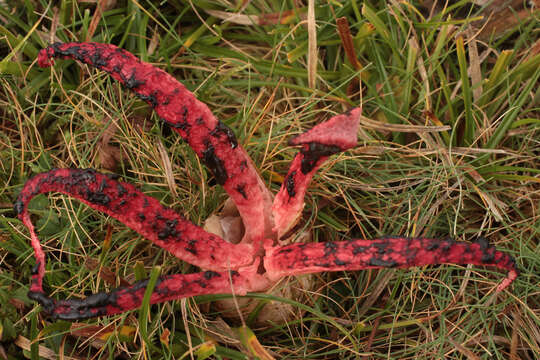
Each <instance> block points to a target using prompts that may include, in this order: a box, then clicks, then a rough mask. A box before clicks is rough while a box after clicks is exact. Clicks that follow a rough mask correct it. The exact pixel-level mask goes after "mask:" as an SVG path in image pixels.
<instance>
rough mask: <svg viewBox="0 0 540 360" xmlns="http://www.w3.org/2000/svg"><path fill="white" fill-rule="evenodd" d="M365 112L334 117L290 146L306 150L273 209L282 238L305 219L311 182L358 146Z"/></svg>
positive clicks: (286, 181)
mask: <svg viewBox="0 0 540 360" xmlns="http://www.w3.org/2000/svg"><path fill="white" fill-rule="evenodd" d="M361 112H362V110H361V109H360V108H354V109H352V110H350V111H348V112H347V113H345V114H340V115H337V116H334V117H333V118H331V119H330V120H328V121H326V122H323V123H321V124H318V125H316V126H315V127H314V128H312V129H311V130H309V131H307V132H305V133H304V134H301V135H298V136H297V137H295V138H293V139H291V141H290V142H289V143H290V144H291V145H302V149H301V150H300V152H299V153H298V154H296V156H295V158H294V159H293V161H292V164H291V166H290V168H289V171H288V172H287V176H285V181H284V182H283V184H282V185H281V189H280V190H279V192H278V194H277V195H276V197H275V199H274V204H273V205H272V215H273V216H274V224H275V225H274V232H276V233H277V234H278V238H281V236H282V235H283V234H285V233H286V232H287V231H288V230H289V229H290V228H291V227H292V226H293V225H294V224H295V222H296V220H297V219H298V217H299V216H300V215H301V213H302V210H303V208H304V196H305V194H306V190H307V187H308V185H309V182H310V181H311V179H312V178H313V175H314V174H315V172H316V171H317V170H318V169H319V168H320V167H321V165H322V164H323V163H324V162H325V161H326V159H328V157H329V156H330V155H333V154H336V153H338V152H341V151H345V150H347V149H350V148H353V147H355V146H356V143H357V142H356V137H357V135H356V133H357V131H358V123H359V121H360V114H361Z"/></svg>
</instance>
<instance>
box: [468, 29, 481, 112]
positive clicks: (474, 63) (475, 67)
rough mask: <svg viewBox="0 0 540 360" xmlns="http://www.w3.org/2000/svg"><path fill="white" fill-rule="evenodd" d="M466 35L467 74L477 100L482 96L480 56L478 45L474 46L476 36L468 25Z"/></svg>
mask: <svg viewBox="0 0 540 360" xmlns="http://www.w3.org/2000/svg"><path fill="white" fill-rule="evenodd" d="M465 33H466V35H467V40H468V42H467V46H468V48H469V63H470V65H469V76H470V77H471V83H472V84H471V85H472V92H473V98H474V101H478V100H479V99H480V97H481V96H482V70H481V69H480V57H479V56H478V47H477V46H476V37H475V34H474V32H473V31H472V29H471V28H470V27H469V28H468V29H467V31H466V32H465Z"/></svg>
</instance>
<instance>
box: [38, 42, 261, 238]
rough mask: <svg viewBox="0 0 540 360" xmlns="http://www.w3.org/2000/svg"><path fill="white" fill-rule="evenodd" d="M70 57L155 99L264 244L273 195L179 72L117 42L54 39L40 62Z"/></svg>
mask: <svg viewBox="0 0 540 360" xmlns="http://www.w3.org/2000/svg"><path fill="white" fill-rule="evenodd" d="M53 57H59V58H71V59H76V60H78V61H81V62H83V63H86V64H88V65H92V66H95V67H97V68H98V69H100V70H103V71H105V72H107V73H109V74H110V75H111V76H112V77H113V78H114V79H116V80H118V81H119V82H120V83H121V84H123V85H124V86H126V87H127V88H128V89H130V90H132V91H133V92H134V93H135V94H136V95H137V96H138V97H139V98H141V99H142V100H144V101H146V102H147V103H148V104H150V105H151V106H152V107H153V108H154V110H155V111H156V113H157V114H158V115H159V117H160V118H161V119H162V120H163V121H164V122H165V123H166V124H168V125H169V126H170V127H171V128H172V129H173V130H174V131H176V132H177V133H178V134H180V136H181V137H182V138H183V139H184V140H186V141H187V142H188V144H189V145H190V146H191V148H192V149H193V150H194V151H195V153H197V155H198V156H199V157H200V158H201V159H202V160H203V162H204V163H205V164H206V166H207V167H208V168H209V169H210V170H211V171H212V173H213V174H214V177H215V179H216V181H217V183H219V184H220V185H223V187H224V189H225V191H227V193H228V194H229V196H230V197H231V199H232V200H233V201H234V203H235V204H236V207H237V209H238V211H239V212H240V216H241V217H242V220H243V221H244V225H245V228H246V233H247V235H248V238H249V241H250V242H252V243H253V244H254V245H255V246H259V245H260V244H261V242H262V240H263V239H264V237H265V236H269V235H270V234H271V223H270V219H271V216H270V213H269V211H270V207H271V202H272V196H271V194H270V192H269V191H268V189H267V188H266V186H265V185H264V183H263V182H262V180H261V179H260V177H259V175H258V174H257V171H256V170H255V167H254V166H253V164H252V161H251V159H250V158H249V156H248V155H247V154H246V152H245V150H244V149H243V148H242V146H241V145H240V144H238V142H237V140H236V137H235V135H234V133H233V132H232V130H231V129H229V128H228V127H227V126H226V125H225V124H224V123H222V122H220V121H218V120H217V119H216V117H215V116H214V115H213V114H212V112H211V111H210V109H209V108H208V106H206V105H205V104H204V103H202V102H200V101H199V100H197V99H196V98H195V96H194V95H193V94H192V93H191V92H190V91H188V90H187V89H186V88H185V86H184V85H182V84H181V83H180V82H178V80H176V79H175V78H174V77H172V76H171V75H169V74H168V73H166V72H165V71H163V70H161V69H158V68H156V67H154V66H152V65H150V64H148V63H145V62H142V61H140V60H139V59H138V58H136V57H135V56H134V55H133V54H131V53H129V52H127V51H125V50H123V49H120V48H118V47H116V46H114V45H108V44H98V43H65V44H61V43H55V44H53V45H51V46H49V47H47V48H45V49H43V50H41V51H40V52H39V55H38V64H39V66H41V67H47V66H50V65H52V62H51V61H50V58H53Z"/></svg>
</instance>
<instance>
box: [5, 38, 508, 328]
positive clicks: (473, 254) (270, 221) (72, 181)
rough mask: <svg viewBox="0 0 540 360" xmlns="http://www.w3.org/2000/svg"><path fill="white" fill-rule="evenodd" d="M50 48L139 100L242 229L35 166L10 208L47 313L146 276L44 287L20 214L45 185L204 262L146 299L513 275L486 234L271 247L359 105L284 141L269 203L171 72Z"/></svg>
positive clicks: (98, 303)
mask: <svg viewBox="0 0 540 360" xmlns="http://www.w3.org/2000/svg"><path fill="white" fill-rule="evenodd" d="M52 57H59V58H73V59H76V60H78V61H81V62H84V63H86V64H89V65H92V66H95V67H97V68H99V69H102V70H104V71H106V72H108V73H110V74H111V76H112V77H113V78H115V79H116V80H118V81H120V82H121V83H122V84H124V85H125V86H126V87H127V88H129V89H131V90H132V91H134V92H135V94H136V95H137V96H139V97H140V98H141V99H143V100H145V101H146V102H147V103H148V104H150V105H151V106H152V107H153V108H154V110H155V111H156V112H157V114H158V115H159V116H160V117H161V118H162V119H163V121H164V122H165V123H166V124H168V125H169V126H171V127H172V128H173V129H174V130H175V131H177V132H178V133H179V134H180V135H181V136H182V137H183V138H184V139H185V140H186V141H187V142H188V144H189V145H190V146H191V147H192V148H193V150H194V151H195V153H196V154H197V155H198V156H199V157H200V158H201V160H203V162H204V163H205V164H206V166H207V167H208V168H209V169H210V170H211V171H212V173H213V175H214V177H215V179H216V181H217V182H218V183H219V184H221V185H223V187H224V188H225V190H226V191H227V192H228V194H229V195H230V198H231V199H232V201H233V202H234V205H235V208H236V209H237V210H238V212H239V215H240V216H241V218H242V225H243V226H244V229H243V230H242V231H237V232H236V233H237V234H244V233H245V235H244V237H243V239H233V240H234V241H232V242H233V243H231V242H227V241H225V240H224V239H223V238H222V237H220V236H218V235H216V234H212V233H210V232H207V231H205V230H203V229H202V228H200V227H198V226H196V225H194V224H192V223H191V222H189V221H187V220H186V219H185V218H183V217H182V216H180V215H178V214H177V213H176V212H174V211H173V210H172V209H169V208H166V207H164V206H162V205H161V204H160V203H159V201H158V200H156V199H153V198H151V197H149V196H147V195H145V194H143V193H142V192H141V191H139V190H138V189H136V187H135V186H133V185H131V184H128V183H125V182H121V181H117V180H115V179H113V178H112V177H111V176H108V175H105V174H101V173H99V172H97V171H95V170H92V169H55V170H52V171H49V172H46V173H41V174H38V175H36V176H34V177H33V178H31V179H30V180H28V181H27V182H26V184H25V185H24V187H23V189H22V191H21V193H20V195H19V197H18V199H17V201H16V202H15V206H14V210H15V211H16V212H17V214H18V216H19V218H20V219H21V220H22V222H23V224H24V225H25V226H26V227H27V228H28V229H29V231H30V236H31V242H32V247H33V249H34V253H35V257H36V266H35V271H34V273H33V275H32V284H31V287H30V292H29V297H30V298H32V299H34V300H36V301H37V302H39V303H40V304H42V305H43V308H44V310H45V311H46V312H47V313H49V314H50V315H51V316H52V317H54V318H62V319H67V320H76V319H84V318H89V317H95V316H103V315H112V314H117V313H121V312H124V311H128V310H131V309H134V308H137V307H138V306H140V304H141V302H142V297H143V294H144V289H145V288H146V285H147V282H145V281H142V282H138V283H135V284H134V285H132V286H129V287H124V288H119V289H116V290H113V291H112V292H110V293H97V294H94V295H92V296H89V297H87V298H84V299H78V300H55V299H52V298H50V297H49V296H47V295H46V294H45V292H44V290H43V277H44V275H45V254H44V252H43V249H42V247H41V244H40V242H39V239H38V236H37V233H36V231H35V229H34V226H33V224H32V222H31V219H30V214H29V212H28V203H29V201H30V200H31V199H32V198H33V197H34V196H36V195H38V194H42V193H48V192H59V193H63V194H66V195H68V196H71V197H74V198H76V199H78V200H80V201H82V202H83V203H85V204H87V205H88V206H90V207H91V208H93V209H95V210H97V211H100V212H103V213H105V214H108V215H110V216H111V217H113V218H115V219H117V220H118V221H120V222H122V223H124V224H125V225H126V226H128V227H130V228H131V229H133V230H135V231H136V232H138V233H139V234H141V235H142V236H144V237H146V238H147V239H149V240H150V241H152V242H153V243H155V244H156V245H158V246H160V247H162V248H163V249H165V250H167V251H169V252H170V253H172V254H173V255H174V256H176V257H178V258H179V259H182V260H184V261H186V262H189V263H191V264H193V265H196V266H198V267H201V268H202V269H204V270H203V271H202V272H199V273H194V274H177V275H168V276H163V277H161V278H159V280H158V282H157V285H156V287H155V290H154V292H153V294H152V296H151V303H158V302H163V301H168V300H172V299H180V298H184V297H189V296H197V295H209V294H222V293H235V294H240V295H242V294H245V293H247V292H249V291H267V290H268V289H270V288H271V287H272V286H273V285H275V283H276V282H277V281H278V280H280V279H281V278H283V277H285V276H295V275H300V274H311V273H317V272H324V271H343V270H351V271H356V270H362V269H377V268H385V267H390V268H408V267H413V266H423V265H434V264H442V263H453V264H475V265H484V266H494V267H497V268H500V269H505V270H507V271H508V275H507V278H506V279H505V280H504V281H503V282H502V283H501V284H500V285H499V287H498V291H501V290H503V289H504V288H506V287H507V286H508V285H510V283H512V281H513V280H514V279H515V278H516V277H517V274H518V272H517V269H516V265H515V263H514V261H513V259H512V258H511V257H510V256H508V255H506V254H504V253H502V252H500V251H498V250H496V249H495V248H494V247H492V246H490V245H489V244H488V243H487V241H485V240H479V241H477V242H474V243H465V242H455V241H451V240H438V239H427V238H402V237H389V238H383V239H375V240H362V239H353V240H348V241H338V242H327V243H294V244H290V245H285V246H279V245H278V244H279V242H278V241H277V240H280V238H281V237H282V236H283V235H284V234H285V233H286V232H287V231H289V230H290V229H291V228H292V227H293V226H294V225H295V223H296V220H297V219H298V218H299V217H300V216H301V214H302V209H303V207H304V196H305V193H306V189H307V187H308V185H309V183H310V181H311V179H312V177H313V175H314V174H315V172H316V171H317V169H319V168H320V166H321V165H322V164H323V163H324V161H326V160H327V159H328V158H329V157H330V156H332V155H334V154H337V153H339V152H342V151H345V150H347V149H351V148H353V147H355V146H356V141H357V140H356V133H357V128H358V124H359V118H360V113H361V109H360V108H353V109H351V110H349V111H348V112H346V113H344V114H339V115H336V116H334V117H332V118H331V119H330V120H328V121H326V122H323V123H321V124H319V125H317V126H315V127H314V128H313V129H311V130H309V131H307V132H306V133H304V134H301V135H299V136H297V137H296V138H294V139H292V140H291V142H290V143H291V145H293V146H300V151H299V152H298V154H297V155H296V156H295V158H294V160H293V161H292V163H291V166H290V168H289V171H288V173H287V175H286V177H285V180H284V182H283V184H282V186H281V189H280V190H279V192H278V194H277V195H276V197H275V200H274V202H273V205H272V195H271V193H270V191H269V190H268V189H267V188H266V187H265V185H264V183H263V182H262V180H261V179H260V177H259V175H258V173H257V171H256V169H255V167H254V165H253V164H252V161H251V159H250V158H249V157H248V155H247V154H246V152H245V151H244V149H242V147H241V146H240V144H239V143H238V141H237V140H236V138H235V136H234V133H233V132H232V130H230V129H229V128H228V127H226V126H225V125H224V124H223V123H221V122H219V121H218V120H217V119H216V118H215V117H214V116H213V115H212V113H211V112H210V110H209V109H208V107H207V106H206V105H205V104H203V103H202V102H200V101H198V100H197V99H195V97H194V95H193V94H192V93H190V92H189V91H188V90H187V89H186V88H185V87H184V86H183V85H182V84H180V83H179V82H178V81H177V80H176V79H174V78H173V77H172V76H170V75H169V74H167V73H165V72H164V71H162V70H160V69H157V68H155V67H153V66H151V65H150V64H147V63H144V62H141V61H140V60H139V59H137V58H136V57H135V56H134V55H132V54H130V53H129V52H127V51H124V50H122V49H120V48H118V47H116V46H113V45H106V44H96V43H67V44H60V43H57V44H53V45H51V46H49V47H47V48H46V49H43V50H41V51H40V53H39V58H38V62H39V65H40V66H49V65H51V64H52V63H51V60H50V59H51V58H52ZM236 223H238V222H236ZM231 224H232V222H231ZM229 225H230V224H229ZM228 235H230V234H228ZM263 245H264V248H263ZM290 294H292V293H290ZM290 296H292V295H290Z"/></svg>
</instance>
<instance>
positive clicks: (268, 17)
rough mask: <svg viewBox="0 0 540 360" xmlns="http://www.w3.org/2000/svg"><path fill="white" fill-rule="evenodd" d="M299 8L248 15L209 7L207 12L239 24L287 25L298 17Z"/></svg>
mask: <svg viewBox="0 0 540 360" xmlns="http://www.w3.org/2000/svg"><path fill="white" fill-rule="evenodd" d="M297 11H302V9H297V10H286V11H282V12H277V13H269V14H261V15H246V14H240V13H230V12H227V11H220V10H211V9H207V10H205V12H206V13H207V14H208V15H212V16H214V17H216V18H218V19H221V20H223V21H225V22H230V23H233V24H238V25H277V24H281V25H285V24H290V23H291V22H292V21H293V20H294V19H295V18H296V12H297Z"/></svg>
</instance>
